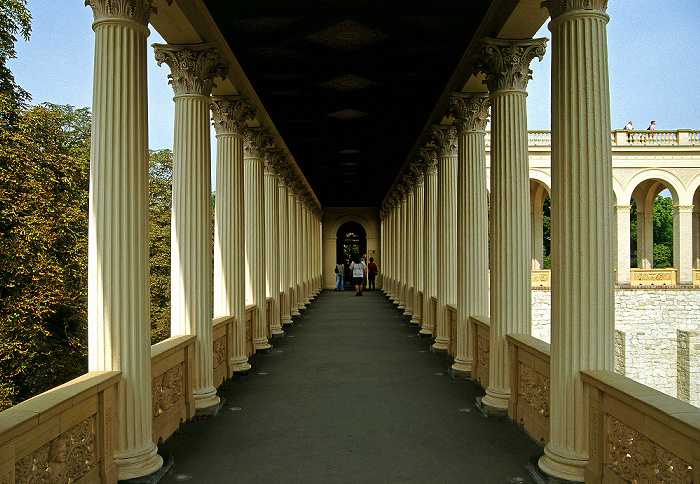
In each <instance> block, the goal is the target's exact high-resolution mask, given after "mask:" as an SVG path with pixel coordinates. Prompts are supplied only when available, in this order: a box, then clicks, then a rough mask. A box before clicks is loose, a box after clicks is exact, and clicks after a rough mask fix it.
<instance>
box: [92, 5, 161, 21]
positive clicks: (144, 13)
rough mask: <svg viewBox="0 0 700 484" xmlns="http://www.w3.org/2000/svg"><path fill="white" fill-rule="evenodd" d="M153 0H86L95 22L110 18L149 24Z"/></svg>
mask: <svg viewBox="0 0 700 484" xmlns="http://www.w3.org/2000/svg"><path fill="white" fill-rule="evenodd" d="M152 3H153V0H85V5H86V6H89V7H90V8H92V15H93V18H94V19H95V22H97V21H98V20H105V19H108V18H119V19H124V20H133V21H134V22H138V23H140V24H143V25H144V26H145V25H148V20H149V19H150V17H151V11H153V10H154V9H153V6H152Z"/></svg>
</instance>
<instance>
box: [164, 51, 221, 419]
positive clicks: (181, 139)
mask: <svg viewBox="0 0 700 484" xmlns="http://www.w3.org/2000/svg"><path fill="white" fill-rule="evenodd" d="M153 48H154V50H155V54H156V60H157V61H158V65H161V64H162V63H166V64H167V65H168V66H169V67H170V71H171V73H170V74H169V76H168V77H169V79H170V84H171V85H172V87H173V90H174V92H175V97H174V99H175V138H174V141H173V216H172V228H171V236H170V237H171V270H170V274H171V277H170V290H171V306H170V307H171V323H170V332H171V334H172V335H173V336H175V335H182V334H194V335H197V340H196V343H195V385H194V398H195V408H196V409H197V411H199V412H200V413H209V412H213V411H215V409H217V408H218V405H219V397H217V396H216V388H214V349H213V331H212V324H211V320H212V317H213V307H214V303H213V300H212V294H213V288H212V281H213V274H212V261H211V257H212V252H213V250H214V249H213V247H212V236H211V233H212V226H211V222H212V214H211V146H210V130H211V115H210V107H211V99H210V97H209V95H210V94H211V89H212V87H213V85H214V78H215V77H217V76H222V77H223V76H225V75H226V72H227V69H226V68H225V67H224V66H223V65H222V64H221V63H220V57H219V54H218V53H217V51H216V47H215V46H214V45H212V44H195V45H167V44H156V45H154V46H153Z"/></svg>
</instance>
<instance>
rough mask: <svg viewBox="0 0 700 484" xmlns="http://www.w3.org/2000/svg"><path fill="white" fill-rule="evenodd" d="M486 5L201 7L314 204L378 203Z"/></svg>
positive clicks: (223, 0) (456, 1) (486, 0)
mask: <svg viewBox="0 0 700 484" xmlns="http://www.w3.org/2000/svg"><path fill="white" fill-rule="evenodd" d="M490 3H491V1H490V0H430V1H403V2H399V1H377V0H373V1H366V0H345V1H336V0H325V1H319V0H316V1H290V0H273V1H264V0H258V1H255V2H253V1H248V2H232V1H230V0H205V4H206V5H207V7H208V9H209V11H210V12H211V14H212V16H213V17H214V19H215V21H216V23H217V25H218V27H219V29H220V30H221V32H222V33H223V34H224V36H225V37H226V40H227V42H228V44H229V46H230V48H231V49H232V51H233V53H234V54H235V56H236V58H237V60H238V62H239V63H240V65H241V67H242V68H243V71H244V72H245V73H246V76H247V77H248V79H249V80H250V83H251V84H252V86H253V88H254V89H255V92H256V93H257V95H258V97H259V99H260V101H261V102H262V104H263V106H265V109H266V111H267V112H268V113H269V115H270V117H271V119H272V120H273V122H274V123H275V126H276V127H277V130H278V132H279V133H280V135H281V136H282V138H283V139H284V142H285V144H286V145H287V147H288V149H289V151H290V153H291V154H292V156H293V157H294V159H295V161H296V163H297V164H298V165H299V167H300V168H301V170H302V171H303V173H304V176H305V177H306V179H307V180H308V182H309V184H310V185H311V187H312V189H313V190H314V192H315V193H316V196H317V197H318V199H319V201H320V202H321V204H322V205H324V206H378V205H379V204H380V203H381V201H382V199H383V198H384V196H385V195H386V192H387V191H388V190H389V188H390V186H391V184H392V182H393V180H394V178H395V177H396V175H397V174H398V171H399V170H400V168H401V166H402V165H403V164H404V162H405V161H406V159H407V157H408V156H409V154H410V152H411V150H412V148H413V145H414V143H415V142H416V141H417V138H418V137H419V136H420V134H421V132H422V130H423V127H424V125H425V124H426V122H427V120H428V119H429V117H430V115H431V113H432V111H433V109H434V108H435V105H436V103H437V102H438V100H439V98H440V96H441V94H442V93H443V91H444V89H445V87H446V86H447V84H448V81H449V80H450V77H451V76H452V74H453V72H454V71H455V69H456V68H457V66H458V63H459V61H460V59H461V58H462V55H463V54H464V52H465V49H466V48H467V45H468V44H469V41H470V40H471V38H472V36H473V35H474V32H475V29H476V28H477V26H478V23H479V22H480V21H481V20H482V18H483V16H484V14H485V12H486V10H487V9H488V7H489V5H490Z"/></svg>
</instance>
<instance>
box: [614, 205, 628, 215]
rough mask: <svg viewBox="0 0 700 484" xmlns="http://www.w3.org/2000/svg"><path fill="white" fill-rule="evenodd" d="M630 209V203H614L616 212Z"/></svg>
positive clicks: (625, 211)
mask: <svg viewBox="0 0 700 484" xmlns="http://www.w3.org/2000/svg"><path fill="white" fill-rule="evenodd" d="M630 210H632V205H615V212H617V213H630Z"/></svg>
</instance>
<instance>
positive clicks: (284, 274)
mask: <svg viewBox="0 0 700 484" xmlns="http://www.w3.org/2000/svg"><path fill="white" fill-rule="evenodd" d="M288 176H289V167H288V166H284V167H280V173H279V176H278V178H277V182H278V183H277V191H278V193H279V195H278V197H279V239H280V291H281V292H282V297H281V303H280V313H281V319H282V325H283V326H285V325H288V324H291V323H292V305H291V302H290V301H291V295H290V294H289V289H290V287H291V286H290V283H289V281H290V279H291V268H290V259H289V238H290V237H289V232H290V229H289V206H288V203H289V200H288V197H289V194H288V191H287V181H288V178H287V177H288Z"/></svg>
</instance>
